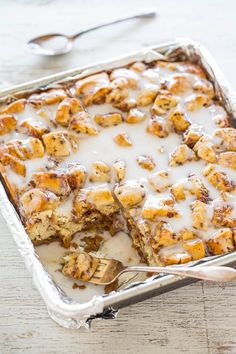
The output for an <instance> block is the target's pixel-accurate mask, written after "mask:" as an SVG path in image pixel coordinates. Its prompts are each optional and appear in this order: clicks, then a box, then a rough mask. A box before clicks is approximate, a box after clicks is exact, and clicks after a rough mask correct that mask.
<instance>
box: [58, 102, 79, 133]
mask: <svg viewBox="0 0 236 354" xmlns="http://www.w3.org/2000/svg"><path fill="white" fill-rule="evenodd" d="M83 111H84V108H83V105H82V103H81V102H80V101H79V100H78V99H77V98H71V97H66V98H65V99H64V100H63V101H62V102H61V103H60V104H59V106H58V108H57V111H56V116H55V121H56V122H57V123H58V124H60V125H62V126H63V127H68V126H69V124H70V121H71V119H72V117H73V116H74V115H75V114H76V113H79V112H83Z"/></svg>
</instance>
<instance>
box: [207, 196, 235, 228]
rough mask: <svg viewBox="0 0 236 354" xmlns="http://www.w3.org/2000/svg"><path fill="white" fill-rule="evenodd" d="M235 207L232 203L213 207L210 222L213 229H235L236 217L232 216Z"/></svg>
mask: <svg viewBox="0 0 236 354" xmlns="http://www.w3.org/2000/svg"><path fill="white" fill-rule="evenodd" d="M234 209H235V205H234V204H233V203H224V202H223V201H222V203H221V204H220V205H219V206H215V207H214V210H213V216H212V219H211V222H212V224H213V226H215V227H231V228H234V227H236V217H235V216H234Z"/></svg>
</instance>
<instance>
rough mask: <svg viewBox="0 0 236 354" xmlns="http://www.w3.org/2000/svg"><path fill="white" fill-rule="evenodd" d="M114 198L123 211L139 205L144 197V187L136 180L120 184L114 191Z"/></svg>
mask: <svg viewBox="0 0 236 354" xmlns="http://www.w3.org/2000/svg"><path fill="white" fill-rule="evenodd" d="M114 193H115V196H116V198H117V200H118V201H119V202H120V204H121V205H122V206H123V208H125V209H129V208H133V207H136V206H138V205H139V204H141V202H142V201H143V200H144V198H145V195H146V190H145V187H144V186H143V185H142V183H141V182H139V181H137V180H129V181H127V182H124V183H121V184H120V185H118V186H116V187H115V189H114Z"/></svg>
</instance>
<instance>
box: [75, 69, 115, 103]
mask: <svg viewBox="0 0 236 354" xmlns="http://www.w3.org/2000/svg"><path fill="white" fill-rule="evenodd" d="M111 89H112V88H111V85H110V80H109V76H108V74H107V73H106V72H101V73H99V74H95V75H90V76H87V77H85V78H84V79H81V80H78V81H77V82H76V84H75V92H76V94H77V95H78V96H80V97H81V99H82V101H83V102H84V104H85V105H86V106H89V105H91V104H93V103H94V104H101V103H103V102H104V101H105V98H106V95H107V94H108V93H109V92H110V91H111Z"/></svg>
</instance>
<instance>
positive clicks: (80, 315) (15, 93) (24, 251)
mask: <svg viewBox="0 0 236 354" xmlns="http://www.w3.org/2000/svg"><path fill="white" fill-rule="evenodd" d="M158 58H163V59H167V60H172V61H175V60H186V59H187V60H190V61H192V62H195V63H198V64H200V65H201V66H203V67H204V69H205V70H206V72H207V74H208V76H209V79H210V80H211V81H212V82H213V83H214V86H215V89H216V93H217V96H218V99H219V100H220V101H221V103H222V104H223V105H224V107H225V108H226V110H227V112H228V114H229V115H230V117H231V119H232V123H233V124H234V125H235V122H236V120H235V118H234V117H236V95H235V93H234V92H233V90H232V89H231V87H230V86H229V84H228V83H227V81H226V80H225V78H224V76H223V74H222V73H221V71H220V70H219V68H218V66H217V65H216V63H215V62H214V60H213V59H212V57H211V55H210V54H209V52H208V51H207V50H206V49H205V48H204V47H202V46H201V45H199V44H197V43H195V42H192V41H190V40H188V39H179V40H176V41H174V42H170V43H164V44H160V45H155V46H152V47H150V48H147V49H145V50H141V51H139V52H136V53H132V54H130V55H127V56H123V57H121V58H116V59H113V60H111V61H107V62H102V63H96V64H94V65H90V66H88V67H82V68H78V69H75V70H70V71H66V72H62V73H59V74H56V75H52V76H48V77H45V78H42V79H39V80H35V81H32V82H28V83H26V84H23V85H17V86H14V87H12V88H10V89H7V90H4V91H1V92H0V101H4V100H6V99H7V98H11V97H20V96H22V95H24V94H25V93H28V92H32V91H35V90H40V89H44V88H45V87H58V86H60V83H65V82H67V81H68V82H70V81H71V80H72V81H73V80H75V79H76V80H78V78H81V77H84V76H87V75H89V74H92V73H95V72H99V71H101V70H110V69H113V68H115V67H120V66H122V65H126V64H128V63H131V62H133V61H135V60H145V61H147V62H149V61H152V60H154V59H158ZM0 210H1V212H2V214H3V216H4V218H5V220H6V222H7V224H8V225H9V228H10V230H11V232H12V235H13V237H14V239H15V241H16V244H17V247H18V249H19V252H20V253H21V255H22V257H23V259H24V262H25V264H26V267H27V268H28V270H29V272H30V273H31V275H32V278H33V281H34V283H35V285H36V287H37V288H38V290H39V292H40V293H41V295H42V297H43V299H44V301H45V303H46V306H47V309H48V312H49V314H50V316H51V317H52V318H53V319H54V320H55V321H57V322H58V323H59V324H60V325H62V326H64V327H67V328H79V327H81V326H88V324H90V323H91V321H92V319H94V318H114V317H115V316H116V314H117V311H118V309H120V308H122V307H125V306H128V305H130V304H134V303H136V302H139V301H142V300H145V299H147V298H150V297H153V296H156V295H158V294H161V293H164V292H168V291H171V290H174V289H176V288H179V287H182V286H185V285H188V284H190V283H192V282H194V281H196V280H193V279H183V278H180V277H177V276H172V275H163V274H161V275H158V276H155V277H152V278H148V279H146V280H144V281H142V282H140V281H139V282H135V283H131V284H129V285H127V286H126V287H125V288H122V290H119V291H117V292H112V293H110V294H108V295H103V296H96V297H94V298H92V299H91V300H90V301H88V302H86V303H83V304H80V303H78V302H76V301H74V300H73V299H71V298H69V297H68V296H67V295H66V294H65V293H64V292H63V291H62V290H61V289H60V288H59V286H57V284H55V282H54V281H53V279H52V278H51V276H50V275H49V274H48V273H47V271H46V270H45V269H44V267H43V265H42V264H41V262H40V260H39V258H38V256H37V254H36V252H35V250H34V247H33V245H32V243H31V241H30V239H29V237H28V236H27V234H26V232H25V229H24V227H23V225H22V223H21V221H20V218H19V216H18V214H17V213H16V211H15V209H14V207H13V205H12V204H11V202H10V200H9V199H8V196H7V192H6V190H5V188H4V185H3V183H0ZM206 263H207V264H209V265H210V264H212V265H213V264H214V265H229V266H232V267H234V266H236V252H233V253H230V254H225V255H222V256H216V257H208V258H205V259H203V260H200V261H199V262H197V263H191V264H190V266H195V265H196V264H200V265H201V264H206Z"/></svg>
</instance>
